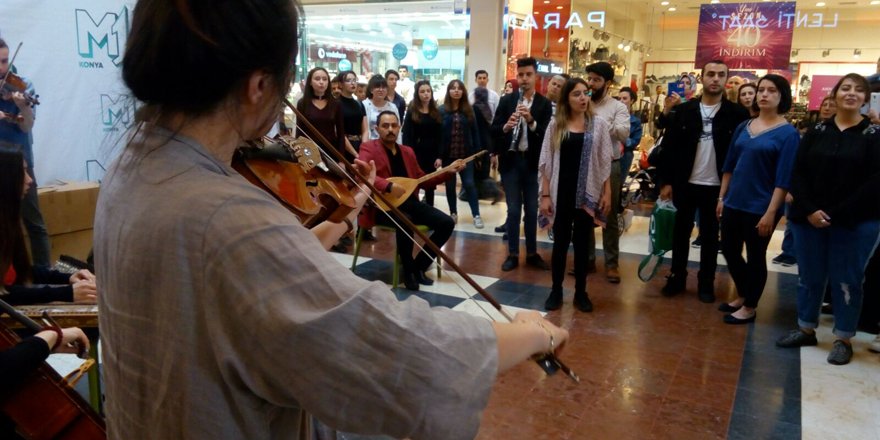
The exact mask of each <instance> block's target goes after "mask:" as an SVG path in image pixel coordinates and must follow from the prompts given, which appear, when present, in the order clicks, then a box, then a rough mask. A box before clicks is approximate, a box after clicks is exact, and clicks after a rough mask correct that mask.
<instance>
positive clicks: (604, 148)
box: [538, 78, 616, 312]
mask: <svg viewBox="0 0 880 440" xmlns="http://www.w3.org/2000/svg"><path fill="white" fill-rule="evenodd" d="M588 90H589V87H588V86H587V83H586V82H585V81H584V80H583V79H580V78H573V79H570V80H568V81H567V82H566V83H565V86H563V87H562V91H561V92H560V95H559V96H560V99H559V102H558V103H557V105H556V116H554V118H553V119H552V120H550V125H549V126H547V134H545V135H544V144H543V146H542V147H541V159H540V162H539V163H538V181H539V182H540V194H541V214H542V215H544V216H546V217H547V218H549V219H550V220H551V222H552V228H553V237H554V240H553V257H552V260H551V264H550V266H551V271H552V279H553V287H552V288H551V289H550V296H549V297H547V301H546V302H545V303H544V308H545V309H547V310H556V309H558V308H560V307H561V306H562V281H563V280H564V279H565V262H566V259H567V257H568V246H569V243H572V241H573V242H574V275H575V285H574V286H575V287H574V306H575V307H576V308H577V309H578V310H580V311H582V312H591V311H593V303H592V302H591V301H590V297H589V296H588V295H587V262H588V258H589V248H588V237H589V234H593V228H594V227H595V226H596V225H602V224H603V223H604V219H605V215H607V213H608V210H609V209H610V208H611V203H612V201H611V183H610V179H609V177H610V176H611V149H612V148H616V147H614V146H613V145H612V141H611V127H610V126H609V125H608V123H607V122H605V120H603V119H602V118H594V117H593V114H592V112H591V111H590V96H589V95H588V94H587V91H588Z"/></svg>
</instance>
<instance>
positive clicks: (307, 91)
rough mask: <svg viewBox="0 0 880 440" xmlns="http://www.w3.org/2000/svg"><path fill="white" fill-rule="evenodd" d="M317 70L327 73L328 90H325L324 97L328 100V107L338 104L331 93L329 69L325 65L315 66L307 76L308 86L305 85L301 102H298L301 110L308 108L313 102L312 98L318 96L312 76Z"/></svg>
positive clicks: (297, 105)
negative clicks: (313, 85)
mask: <svg viewBox="0 0 880 440" xmlns="http://www.w3.org/2000/svg"><path fill="white" fill-rule="evenodd" d="M317 72H324V75H327V90H325V91H324V99H325V100H326V101H327V107H330V108H332V107H333V106H334V105H336V100H335V99H334V98H333V95H332V94H331V93H330V73H328V72H327V69H325V68H323V67H315V68H314V69H312V70H309V74H308V75H307V76H306V86H305V87H303V96H302V98H300V100H299V102H297V103H296V107H297V109H299V110H300V111H302V110H304V109H306V108H308V107H309V106H310V105H311V104H312V100H313V99H315V97H316V95H315V88H314V87H312V78H313V77H314V76H315V73H317Z"/></svg>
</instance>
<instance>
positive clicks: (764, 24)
mask: <svg viewBox="0 0 880 440" xmlns="http://www.w3.org/2000/svg"><path fill="white" fill-rule="evenodd" d="M794 14H795V2H782V3H727V4H720V3H719V4H708V5H702V6H700V28H699V31H698V33H697V54H696V60H695V61H694V63H695V64H696V66H697V67H698V68H700V67H702V66H704V65H705V64H706V63H708V62H709V61H712V60H724V61H725V62H726V63H727V65H728V66H729V67H730V68H731V69H785V68H788V63H789V55H790V54H791V38H792V34H793V31H794V28H795V26H796V25H797V23H796V22H795V21H794V20H793V19H792V18H791V17H792V16H794Z"/></svg>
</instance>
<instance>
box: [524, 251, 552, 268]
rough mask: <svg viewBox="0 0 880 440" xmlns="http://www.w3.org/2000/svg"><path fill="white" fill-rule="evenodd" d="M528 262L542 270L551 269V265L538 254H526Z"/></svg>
mask: <svg viewBox="0 0 880 440" xmlns="http://www.w3.org/2000/svg"><path fill="white" fill-rule="evenodd" d="M526 264H528V265H529V266H532V267H535V268H538V269H541V270H550V265H549V264H547V262H546V261H544V259H543V258H541V256H540V255H538V254H532V255H528V256H526Z"/></svg>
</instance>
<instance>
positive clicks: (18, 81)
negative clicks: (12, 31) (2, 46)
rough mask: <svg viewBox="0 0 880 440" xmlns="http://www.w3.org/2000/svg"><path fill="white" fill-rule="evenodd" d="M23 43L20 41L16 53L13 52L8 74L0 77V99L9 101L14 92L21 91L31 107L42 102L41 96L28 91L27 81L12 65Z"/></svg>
mask: <svg viewBox="0 0 880 440" xmlns="http://www.w3.org/2000/svg"><path fill="white" fill-rule="evenodd" d="M21 45H22V43H18V47H16V48H15V53H14V54H12V60H10V61H9V66H8V69H9V70H7V71H6V75H4V76H3V78H0V99H3V100H6V101H9V100H11V99H12V94H13V93H16V92H19V93H21V94H22V95H24V99H25V101H26V102H27V103H28V105H30V106H31V107H33V106H35V105H39V104H40V99H39V98H40V96H39V95H31V94H30V93H28V91H27V83H26V82H24V80H23V79H22V78H21V77H20V76H18V75H16V74H15V73H13V72H12V66H13V64H14V63H15V57H17V56H18V51H19V50H21Z"/></svg>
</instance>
